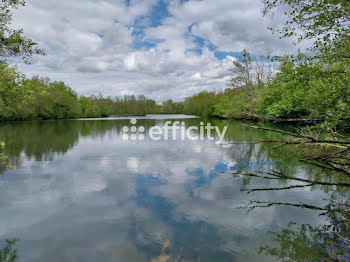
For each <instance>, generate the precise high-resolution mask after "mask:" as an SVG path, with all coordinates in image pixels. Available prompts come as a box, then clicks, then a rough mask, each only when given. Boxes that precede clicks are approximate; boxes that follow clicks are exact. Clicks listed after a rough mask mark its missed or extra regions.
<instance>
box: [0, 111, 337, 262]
mask: <svg viewBox="0 0 350 262" xmlns="http://www.w3.org/2000/svg"><path fill="white" fill-rule="evenodd" d="M166 118H172V120H174V118H184V120H183V121H185V122H186V125H187V126H190V125H197V126H199V124H200V122H201V121H205V122H211V123H212V124H213V125H218V126H220V128H221V129H222V127H223V126H224V125H227V126H228V132H227V134H226V139H225V142H226V143H229V142H233V141H235V142H244V141H252V140H262V139H271V138H276V134H271V133H266V132H264V131H259V130H253V129H248V128H245V127H242V126H241V125H240V123H239V122H232V121H224V120H216V119H199V118H192V117H185V116H152V117H146V118H140V119H138V123H137V125H142V126H145V127H146V130H147V129H148V128H150V127H151V126H153V125H159V126H162V125H163V123H164V121H166ZM124 125H130V122H129V119H127V118H122V119H118V118H112V119H107V120H106V119H97V120H96V119H95V120H65V121H42V122H22V123H6V124H2V125H1V126H0V138H1V139H0V140H5V141H6V143H7V152H8V154H9V155H10V158H11V162H12V163H13V164H14V165H16V166H17V169H16V170H7V171H4V170H3V171H2V173H1V175H0V240H1V241H4V240H5V239H8V238H14V237H16V238H19V239H20V242H19V243H18V245H17V247H18V252H19V258H20V259H19V260H20V261H60V262H62V261H82V262H83V261H84V262H85V261H123V262H129V261H152V259H153V261H201V262H203V261H274V260H275V259H274V258H272V257H266V256H263V255H260V254H258V250H259V247H260V246H261V245H266V244H267V243H268V241H269V237H268V236H267V232H268V231H276V230H279V228H281V227H283V226H286V225H287V224H288V223H289V222H296V223H307V224H310V225H318V224H320V223H324V222H325V221H324V218H322V217H320V216H319V212H318V211H313V210H309V209H301V208H296V207H291V206H272V207H270V208H258V209H254V210H252V211H251V212H248V213H247V211H248V210H247V209H246V208H244V207H245V206H246V205H248V204H249V201H250V200H259V201H274V202H276V201H278V202H292V203H300V202H303V203H308V204H312V205H322V204H324V202H325V200H324V199H326V198H327V197H329V195H330V192H329V190H328V191H327V190H325V189H324V188H319V187H316V188H311V189H310V188H300V189H293V190H285V191H284V190H279V191H262V192H254V193H251V194H247V192H244V191H242V189H245V188H257V187H271V186H276V184H279V185H281V183H282V184H283V185H284V186H285V185H289V184H292V182H288V181H284V182H281V181H278V182H277V183H276V182H274V181H271V180H264V179H259V178H250V177H245V176H240V175H236V176H233V175H232V174H228V173H227V172H239V173H240V172H244V171H247V172H248V171H251V170H261V171H268V170H271V169H276V170H280V171H283V172H286V173H288V174H290V175H299V176H307V175H309V174H317V172H318V170H316V169H314V168H312V167H310V166H306V165H303V164H301V163H300V162H298V161H297V156H296V155H295V153H296V152H293V151H291V150H289V151H288V150H287V149H286V148H282V149H276V150H271V149H270V148H271V145H249V144H240V145H231V146H228V145H225V146H223V145H216V144H215V143H214V142H213V141H208V140H204V141H189V140H186V141H181V140H177V141H173V140H168V141H165V140H160V141H152V140H150V139H149V138H147V137H146V139H145V140H144V141H125V140H123V139H122V136H121V134H120V131H121V129H122V126H124ZM225 172H226V173H225ZM294 184H295V182H294ZM167 246H168V248H166V247H167ZM162 247H163V252H162V251H161V249H162ZM161 259H165V260H161Z"/></svg>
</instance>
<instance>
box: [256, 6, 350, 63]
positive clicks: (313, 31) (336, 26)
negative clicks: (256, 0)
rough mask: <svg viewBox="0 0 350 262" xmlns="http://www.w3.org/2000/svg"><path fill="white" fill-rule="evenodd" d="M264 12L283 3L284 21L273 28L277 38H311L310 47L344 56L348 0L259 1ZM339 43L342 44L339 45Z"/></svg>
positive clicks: (349, 19)
mask: <svg viewBox="0 0 350 262" xmlns="http://www.w3.org/2000/svg"><path fill="white" fill-rule="evenodd" d="M262 2H263V4H264V13H265V14H267V13H268V12H269V11H271V10H273V9H275V8H276V7H279V6H283V5H286V6H287V8H285V10H287V11H286V12H285V15H287V16H288V20H287V21H286V24H285V26H284V27H282V28H278V29H277V30H276V31H277V32H279V33H280V34H281V37H282V38H284V37H291V36H298V41H299V42H300V41H303V40H306V39H311V40H312V41H313V42H314V44H313V50H315V51H318V52H320V54H321V55H325V54H326V52H325V51H327V50H328V51H329V50H332V49H333V51H335V53H334V54H333V55H336V56H341V57H343V56H347V58H349V56H348V54H349V52H344V51H345V50H344V48H345V49H347V50H349V46H348V45H347V46H346V43H345V42H343V41H346V42H347V43H349V32H350V31H349V30H350V24H349V22H350V2H349V1H348V0H313V1H308V0H262ZM341 43H343V44H341ZM334 47H337V48H336V49H335V48H334Z"/></svg>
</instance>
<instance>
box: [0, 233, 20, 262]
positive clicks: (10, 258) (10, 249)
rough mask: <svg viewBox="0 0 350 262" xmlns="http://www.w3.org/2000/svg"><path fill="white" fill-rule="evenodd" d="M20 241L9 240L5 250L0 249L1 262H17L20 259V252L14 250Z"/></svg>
mask: <svg viewBox="0 0 350 262" xmlns="http://www.w3.org/2000/svg"><path fill="white" fill-rule="evenodd" d="M18 241H19V239H16V238H15V239H11V240H9V239H7V240H6V245H5V247H4V248H2V249H0V262H15V261H16V260H17V258H18V254H17V253H18V251H17V249H15V248H14V246H15V245H16V243H17V242H18Z"/></svg>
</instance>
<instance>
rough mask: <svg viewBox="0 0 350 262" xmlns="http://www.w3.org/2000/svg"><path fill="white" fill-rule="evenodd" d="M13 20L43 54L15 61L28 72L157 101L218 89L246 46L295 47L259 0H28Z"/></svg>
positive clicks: (84, 90)
mask: <svg viewBox="0 0 350 262" xmlns="http://www.w3.org/2000/svg"><path fill="white" fill-rule="evenodd" d="M27 2H28V3H27V6H26V7H24V8H21V9H20V10H18V11H17V12H16V13H15V16H14V23H13V26H14V27H21V28H23V29H24V31H25V33H26V35H27V36H29V37H31V38H32V39H33V40H35V41H37V42H38V43H39V44H40V47H41V48H43V49H44V50H45V51H46V53H47V56H45V57H34V58H33V59H32V61H31V65H25V64H23V63H20V64H19V69H20V70H22V71H23V72H24V73H25V74H27V76H29V77H31V76H33V75H38V74H39V75H41V76H48V77H50V78H51V79H53V80H63V81H65V82H66V83H67V84H69V85H70V86H71V87H72V88H73V89H74V90H76V91H77V92H78V94H79V95H89V94H92V93H94V94H97V93H99V92H101V93H102V94H103V95H106V96H107V95H108V96H122V95H129V94H135V95H139V94H144V95H146V96H148V97H150V98H152V99H155V100H157V101H162V100H165V99H169V98H172V99H174V100H180V99H183V98H184V97H186V96H189V95H192V94H194V93H197V92H199V91H202V90H221V89H223V88H225V85H226V81H227V79H228V77H229V72H228V69H229V68H230V65H231V62H230V61H231V59H232V58H234V57H235V56H237V52H239V51H241V50H242V49H244V48H246V49H248V50H249V51H251V52H253V53H262V52H264V51H265V50H272V51H273V52H274V53H275V54H280V53H286V52H288V53H290V52H293V50H295V47H294V46H293V45H292V44H291V41H290V40H280V39H278V37H277V36H273V35H272V34H271V32H270V31H269V30H268V29H267V27H268V26H272V27H274V26H276V25H277V24H278V23H281V22H283V19H284V18H283V17H282V15H279V14H278V13H276V14H275V15H274V16H273V18H272V17H265V18H263V17H262V15H261V8H262V6H261V3H260V0H215V1H213V0H207V1H199V0H189V1H185V0H69V1H59V0H45V1H43V0H30V1H27Z"/></svg>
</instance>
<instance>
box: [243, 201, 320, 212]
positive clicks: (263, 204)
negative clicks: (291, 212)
mask: <svg viewBox="0 0 350 262" xmlns="http://www.w3.org/2000/svg"><path fill="white" fill-rule="evenodd" d="M273 206H292V207H299V208H305V209H311V210H319V211H327V209H326V208H322V207H318V206H313V205H307V204H303V203H299V204H295V203H284V202H264V201H252V200H251V201H250V202H249V204H248V205H246V206H243V207H239V208H240V209H247V213H249V212H251V211H253V210H254V209H255V208H262V207H273Z"/></svg>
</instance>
